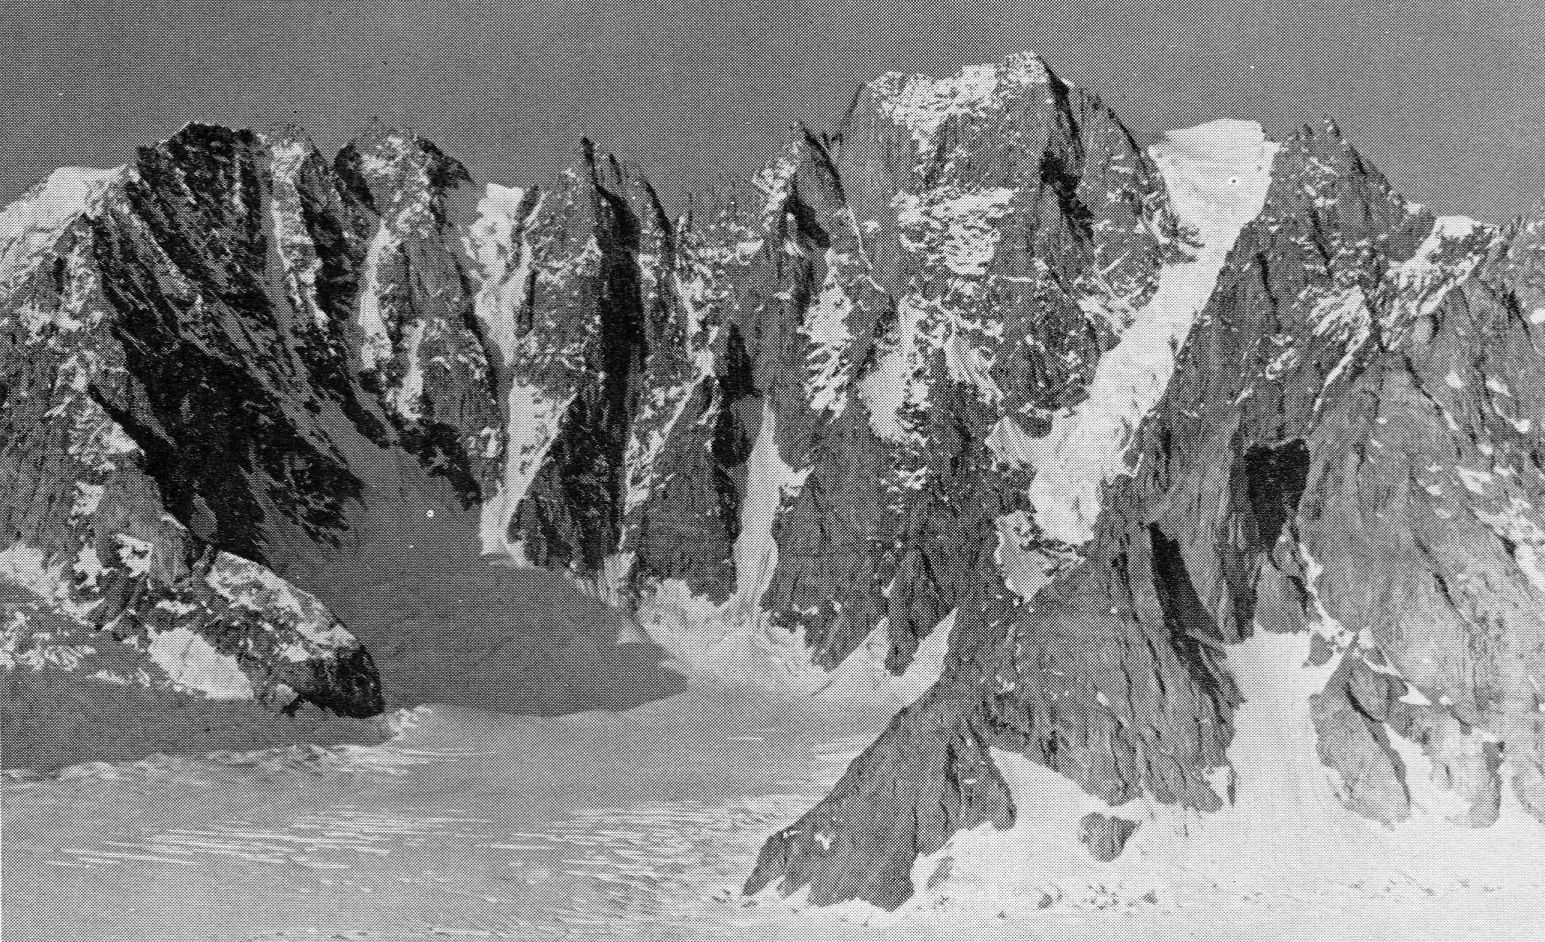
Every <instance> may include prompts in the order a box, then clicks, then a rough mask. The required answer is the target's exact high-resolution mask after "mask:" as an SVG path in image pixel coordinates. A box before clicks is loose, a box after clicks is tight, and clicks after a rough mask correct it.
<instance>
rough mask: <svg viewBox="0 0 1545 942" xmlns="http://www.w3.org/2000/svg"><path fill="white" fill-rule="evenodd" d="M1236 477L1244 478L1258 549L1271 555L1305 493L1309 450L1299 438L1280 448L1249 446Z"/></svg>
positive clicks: (1276, 446)
mask: <svg viewBox="0 0 1545 942" xmlns="http://www.w3.org/2000/svg"><path fill="white" fill-rule="evenodd" d="M1235 474H1236V475H1238V476H1239V477H1240V478H1242V479H1243V481H1242V483H1243V485H1244V491H1245V498H1246V501H1247V502H1248V504H1249V507H1250V512H1251V514H1252V515H1253V516H1254V517H1255V532H1256V537H1257V539H1258V540H1259V543H1258V544H1257V548H1258V549H1260V550H1262V551H1265V552H1270V551H1271V548H1272V546H1274V545H1275V544H1276V542H1277V537H1278V536H1280V535H1281V534H1282V528H1283V527H1284V526H1286V525H1287V522H1288V521H1289V520H1290V519H1292V517H1293V514H1294V513H1295V512H1296V511H1297V509H1298V499H1299V497H1300V496H1302V495H1303V493H1304V483H1305V482H1306V481H1307V480H1308V479H1309V448H1308V446H1307V445H1305V444H1304V443H1303V442H1302V441H1300V440H1298V439H1294V440H1293V441H1290V442H1286V443H1284V444H1281V445H1252V446H1251V447H1250V448H1248V449H1246V451H1245V454H1244V458H1243V460H1242V461H1241V462H1240V464H1239V465H1238V466H1237V467H1236V470H1235ZM1236 493H1237V492H1236Z"/></svg>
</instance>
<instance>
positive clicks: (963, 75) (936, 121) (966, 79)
mask: <svg viewBox="0 0 1545 942" xmlns="http://www.w3.org/2000/svg"><path fill="white" fill-rule="evenodd" d="M1054 83H1056V84H1060V80H1058V79H1056V77H1055V76H1054V75H1053V74H1052V72H1051V70H1050V69H1048V68H1047V67H1046V63H1045V62H1044V61H1042V60H1041V58H1040V56H1037V55H1036V54H1035V53H1033V52H1023V53H1018V54H1015V55H1012V56H1009V57H1007V58H1005V59H1003V60H1001V61H999V62H997V63H989V64H987V65H972V66H966V67H965V68H963V69H961V70H960V71H959V72H958V73H956V74H955V75H952V76H948V77H946V78H933V77H931V76H927V75H905V74H903V73H901V72H888V73H886V74H884V75H882V76H880V77H879V78H877V79H875V80H874V81H873V82H870V83H869V85H868V86H867V88H868V90H869V92H870V94H872V95H873V96H874V98H875V99H876V101H877V102H878V103H879V107H880V112H881V113H882V114H884V115H885V116H886V117H888V118H890V119H891V120H892V121H894V122H896V123H897V124H901V125H904V126H905V127H907V128H908V129H909V130H911V132H912V135H913V137H914V138H915V139H916V140H917V141H918V142H919V144H922V143H925V142H926V141H928V140H929V139H931V138H932V137H933V135H934V133H935V132H937V131H938V129H939V127H940V126H941V125H943V124H944V122H945V121H946V120H947V119H949V118H950V117H952V116H954V115H962V114H974V113H982V112H985V111H988V110H990V109H992V108H994V107H998V106H1001V105H1002V103H1003V102H1004V100H1005V98H1007V97H1009V96H1012V95H1015V94H1021V93H1023V92H1024V91H1025V90H1026V89H1038V88H1040V87H1041V86H1045V85H1051V84H1054ZM1051 101H1052V100H1051V99H1048V103H1051Z"/></svg>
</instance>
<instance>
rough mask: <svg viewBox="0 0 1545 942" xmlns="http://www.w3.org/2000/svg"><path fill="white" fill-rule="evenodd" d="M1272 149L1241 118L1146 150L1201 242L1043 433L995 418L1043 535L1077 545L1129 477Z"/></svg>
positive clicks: (1169, 272) (1262, 187)
mask: <svg viewBox="0 0 1545 942" xmlns="http://www.w3.org/2000/svg"><path fill="white" fill-rule="evenodd" d="M1277 147H1278V145H1277V144H1275V143H1273V142H1271V141H1268V140H1267V139H1266V136H1265V134H1264V133H1263V132H1262V130H1261V126H1260V125H1258V124H1256V123H1254V122H1251V121H1229V120H1224V121H1214V122H1211V123H1210V124H1204V125H1201V126H1199V127H1194V128H1190V129H1188V130H1184V131H1172V132H1170V134H1169V135H1168V136H1167V137H1166V138H1165V140H1164V141H1162V142H1161V143H1159V144H1156V145H1154V146H1153V147H1152V148H1150V151H1149V152H1150V154H1152V156H1153V158H1154V161H1155V162H1156V163H1157V164H1158V165H1159V169H1160V171H1161V172H1162V173H1163V176H1164V182H1165V185H1166V187H1167V188H1168V190H1169V197H1170V202H1171V204H1172V205H1173V206H1174V209H1175V212H1176V215H1177V216H1178V217H1179V219H1180V222H1181V224H1182V225H1184V226H1187V227H1190V228H1191V229H1193V230H1195V233H1196V236H1197V238H1198V239H1199V240H1200V242H1201V245H1200V247H1199V248H1197V249H1196V250H1195V254H1194V256H1193V257H1192V259H1191V260H1190V261H1185V262H1179V263H1172V264H1169V265H1166V266H1165V267H1164V268H1163V269H1162V270H1161V271H1160V273H1159V284H1158V288H1157V290H1156V291H1155V292H1154V294H1153V296H1152V298H1150V299H1149V301H1148V303H1147V304H1146V305H1144V306H1143V308H1142V309H1141V310H1139V311H1137V312H1136V316H1135V317H1134V318H1133V320H1132V323H1131V325H1130V326H1129V327H1128V328H1127V329H1126V331H1125V333H1123V334H1122V335H1121V338H1120V340H1119V341H1118V342H1117V344H1116V346H1115V347H1114V348H1113V349H1112V350H1110V351H1109V352H1107V353H1106V354H1105V355H1104V356H1103V357H1101V359H1100V362H1099V366H1098V368H1097V369H1096V372H1095V377H1094V381H1093V382H1092V383H1090V385H1089V397H1088V399H1086V400H1085V401H1084V402H1082V403H1080V404H1079V405H1077V406H1075V407H1073V408H1072V409H1069V410H1067V411H1066V412H1064V413H1062V414H1061V415H1059V416H1057V418H1056V419H1055V421H1054V422H1053V425H1052V430H1051V432H1050V434H1048V435H1047V436H1045V437H1044V438H1039V439H1030V438H1028V437H1026V436H1024V435H1023V434H1022V433H1018V426H1017V423H1015V422H1014V420H1012V419H1004V420H1003V421H1002V423H1000V424H1007V425H1010V426H1013V427H1011V428H1000V429H999V430H998V433H997V435H996V436H995V438H996V440H997V441H998V442H1000V443H1004V444H1002V445H1000V447H1003V448H1004V451H1001V452H1000V453H999V455H1000V457H1002V458H1004V459H1005V460H1011V461H1013V460H1020V461H1024V460H1026V459H1028V463H1029V464H1031V465H1032V466H1033V467H1034V468H1035V478H1034V481H1033V482H1032V484H1031V486H1030V498H1031V500H1032V501H1033V502H1034V504H1035V512H1036V519H1037V521H1038V522H1039V523H1040V525H1041V528H1042V529H1043V530H1044V531H1045V532H1046V534H1047V535H1048V536H1051V537H1054V538H1056V539H1059V540H1062V541H1064V542H1066V543H1069V544H1072V545H1075V546H1077V545H1082V544H1084V543H1087V542H1088V541H1089V539H1090V538H1091V537H1092V536H1093V534H1094V522H1095V519H1096V518H1097V517H1098V515H1099V511H1100V489H1101V487H1102V486H1103V485H1104V483H1105V482H1106V481H1109V480H1111V479H1112V478H1114V477H1116V476H1117V475H1119V474H1123V473H1126V472H1128V471H1129V468H1128V465H1127V450H1128V447H1129V445H1130V444H1131V442H1132V436H1133V434H1134V433H1135V431H1136V429H1137V427H1138V424H1139V423H1140V422H1141V421H1142V419H1143V416H1144V415H1146V414H1147V413H1148V411H1149V410H1150V409H1152V408H1153V406H1154V405H1155V404H1156V403H1157V402H1158V401H1159V397H1160V396H1161V395H1163V393H1164V388H1165V387H1166V386H1167V385H1168V384H1169V380H1170V376H1171V375H1172V374H1173V373H1174V370H1175V354H1176V352H1177V351H1178V350H1179V348H1180V346H1181V344H1183V343H1184V342H1185V339H1186V336H1187V334H1188V333H1189V332H1190V330H1191V325H1192V324H1193V323H1194V322H1195V321H1196V317H1197V315H1198V314H1199V313H1200V312H1201V310H1202V309H1203V308H1204V307H1205V306H1206V304H1207V301H1208V299H1209V298H1210V297H1211V296H1212V292H1213V288H1214V286H1215V285H1216V283H1217V280H1218V274H1219V272H1221V271H1222V269H1223V264H1224V262H1225V260H1226V259H1227V258H1228V254H1229V250H1230V249H1232V248H1233V246H1234V242H1235V240H1237V239H1238V238H1239V234H1240V232H1241V231H1242V230H1243V229H1244V227H1245V226H1246V225H1248V224H1249V223H1250V222H1251V221H1252V220H1253V219H1255V217H1256V216H1257V215H1259V214H1260V212H1261V208H1262V206H1263V205H1264V204H1265V201H1266V192H1267V190H1268V189H1269V188H1270V186H1271V164H1272V158H1273V157H1274V156H1275V155H1276V152H1277Z"/></svg>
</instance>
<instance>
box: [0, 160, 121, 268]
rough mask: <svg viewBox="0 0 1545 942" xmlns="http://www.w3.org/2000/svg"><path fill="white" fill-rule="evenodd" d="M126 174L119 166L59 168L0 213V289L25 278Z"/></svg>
mask: <svg viewBox="0 0 1545 942" xmlns="http://www.w3.org/2000/svg"><path fill="white" fill-rule="evenodd" d="M126 174H127V171H126V170H125V168H123V167H115V168H113V169H111V170H95V169H92V168H89V167H60V168H59V169H58V170H55V171H54V172H53V173H51V174H49V177H48V179H47V180H45V181H43V182H42V183H40V184H38V185H37V186H35V187H33V188H32V189H31V190H28V191H27V193H26V194H25V195H24V196H22V198H21V199H19V200H17V201H16V202H14V203H12V204H11V205H9V206H7V207H6V208H5V209H4V210H0V286H6V287H10V286H11V285H13V284H14V283H15V282H16V281H17V280H18V279H19V278H21V277H25V276H26V274H27V272H29V271H30V270H31V266H32V263H33V262H35V261H36V260H37V259H38V258H40V257H41V256H42V255H43V254H44V253H45V252H48V251H49V250H50V249H52V248H53V247H54V245H55V243H57V242H58V241H59V237H60V236H62V235H63V234H64V231H65V230H66V229H68V228H69V227H70V224H71V223H73V222H74V221H75V220H77V219H79V218H80V217H81V216H83V215H85V214H87V213H90V212H93V211H95V210H96V209H97V208H98V207H100V206H101V202H102V198H103V196H105V195H106V194H107V192H108V191H109V190H110V189H111V188H112V187H113V185H114V184H116V183H118V182H119V181H120V180H122V179H124V177H125V175H126Z"/></svg>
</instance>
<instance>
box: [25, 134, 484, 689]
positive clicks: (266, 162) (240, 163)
mask: <svg viewBox="0 0 1545 942" xmlns="http://www.w3.org/2000/svg"><path fill="white" fill-rule="evenodd" d="M464 177H465V174H464V173H463V172H462V171H461V170H460V168H459V166H458V165H456V164H455V163H454V162H452V161H450V160H449V159H448V158H445V157H444V156H443V155H440V154H439V153H438V151H435V150H434V149H433V148H432V147H431V146H429V145H426V144H423V143H422V142H419V141H416V140H414V139H411V138H408V137H405V136H402V135H396V134H388V133H386V132H381V133H380V134H377V135H375V136H373V137H372V138H368V139H366V140H363V141H361V142H360V143H358V144H356V145H354V146H353V147H351V148H350V149H348V150H346V151H345V152H344V154H343V155H341V156H340V158H339V161H338V169H337V170H336V171H335V170H334V169H332V168H330V167H329V165H328V164H327V163H326V162H325V161H324V160H323V159H322V158H321V157H320V155H318V154H317V152H316V150H315V148H313V147H312V146H311V145H310V143H309V142H308V141H307V140H306V139H305V138H304V136H303V135H301V134H299V132H295V131H292V130H284V131H279V132H275V133H273V134H268V135H259V134H254V133H252V132H245V131H242V132H234V131H228V130H226V129H223V128H214V127H206V126H201V125H190V126H189V127H188V128H186V129H184V130H183V131H182V132H180V133H179V134H178V135H177V136H175V137H174V138H172V139H170V140H168V141H167V142H165V143H164V144H161V145H158V146H156V147H153V148H146V149H144V150H143V151H142V152H141V154H140V157H139V160H138V161H137V162H136V163H135V164H134V165H132V166H130V167H126V168H122V169H120V170H118V171H112V172H106V173H103V172H95V171H72V170H62V171H59V172H58V173H56V174H55V175H54V176H53V177H52V178H51V179H50V181H49V182H48V183H46V184H44V185H43V186H42V187H40V188H38V189H37V190H34V191H33V192H32V193H30V194H29V195H28V196H27V197H25V198H24V199H23V200H21V201H20V202H18V203H17V204H15V205H14V206H12V207H11V208H10V209H8V210H7V211H6V215H7V217H9V218H8V219H7V220H6V222H7V225H6V226H5V233H6V250H5V271H4V277H5V285H6V292H5V297H4V300H3V304H4V307H3V317H0V324H3V329H0V335H3V337H4V340H3V343H4V344H5V348H4V350H3V352H0V361H3V362H4V363H5V366H6V372H5V377H4V386H3V392H4V396H5V404H6V408H5V410H4V414H5V419H4V420H3V421H4V422H5V431H4V434H3V436H0V442H3V445H4V450H3V454H4V460H3V467H4V474H5V478H6V484H7V490H8V491H9V493H11V494H12V495H13V498H12V499H10V500H7V501H6V502H5V506H4V510H3V511H0V513H3V514H4V515H5V527H6V530H7V534H6V536H5V538H4V542H5V544H6V546H7V547H8V548H7V549H6V551H5V553H6V563H5V565H4V567H3V570H0V572H3V573H4V575H5V576H6V577H8V578H9V579H10V580H11V581H12V582H15V583H19V584H20V585H23V586H25V587H26V588H28V589H30V590H31V591H32V593H33V594H34V595H35V596H36V601H35V603H28V604H25V605H20V606H19V607H15V606H13V607H11V608H10V609H9V610H8V612H7V617H8V618H9V619H12V620H20V621H25V620H28V619H31V618H33V617H46V618H57V617H65V618H68V619H71V620H74V621H78V622H82V623H85V624H87V625H90V626H95V627H97V628H100V629H104V630H106V631H109V632H110V633H111V634H112V635H113V636H115V637H116V638H118V639H119V640H121V641H124V642H126V643H128V644H130V645H132V646H134V647H136V648H139V649H141V650H142V651H149V652H151V653H152V654H153V655H156V660H157V661H158V662H159V663H161V665H162V667H163V668H164V669H165V672H166V673H167V674H168V675H169V677H170V678H171V680H170V681H169V682H171V683H172V684H173V685H174V686H178V685H180V686H183V687H186V688H188V689H189V690H191V691H193V692H195V693H202V694H205V695H209V696H214V697H257V698H259V699H261V700H263V701H265V702H268V703H270V704H272V705H274V706H276V707H279V706H293V705H297V704H298V702H299V701H300V700H307V701H311V702H315V703H317V704H320V705H323V706H326V707H329V708H332V709H335V710H338V711H340V712H345V713H349V714H354V715H365V714H369V713H373V712H378V711H379V710H380V709H381V704H382V700H381V695H380V692H379V686H378V678H377V677H376V674H375V670H374V667H373V665H372V663H371V659H370V656H369V654H368V653H366V652H365V651H364V650H363V649H362V648H361V647H360V646H359V645H358V644H357V643H356V642H355V641H354V639H353V638H352V636H351V635H350V634H349V632H348V631H347V630H346V629H345V628H344V627H343V626H342V625H341V624H339V623H338V621H337V620H336V619H335V618H334V617H333V616H332V614H331V613H330V612H328V610H327V609H326V607H325V606H324V605H323V604H322V603H321V602H319V601H318V600H317V599H316V598H315V597H314V596H312V595H311V594H309V593H307V592H306V591H303V590H302V589H301V588H299V587H297V586H296V585H295V584H293V583H292V582H290V581H287V580H286V579H284V578H282V577H281V576H280V575H279V573H283V572H287V571H291V570H294V571H296V572H312V573H314V572H315V571H316V570H318V569H321V568H325V566H326V564H327V562H328V560H329V559H331V558H333V557H334V556H335V555H336V554H338V553H340V552H346V551H356V550H359V549H360V548H361V546H364V545H367V544H369V543H370V542H371V541H372V540H373V539H374V540H376V541H377V542H379V534H373V530H376V531H378V530H379V529H380V525H381V524H382V523H383V522H385V521H389V520H390V518H391V516H392V513H393V509H394V508H397V507H399V506H400V505H401V503H402V495H404V494H408V493H411V494H413V495H414V496H415V497H416V498H418V499H417V500H415V501H412V502H411V503H413V504H414V511H415V512H416V513H418V514H419V515H422V513H423V512H422V511H421V510H419V509H418V508H419V507H422V506H425V505H428V506H431V507H433V506H438V505H441V504H450V505H451V506H452V507H454V506H455V505H456V504H457V503H470V502H475V501H476V500H477V499H478V497H479V493H480V479H481V477H482V476H483V475H485V473H486V472H485V469H486V468H487V467H491V466H492V462H491V460H490V459H491V456H492V455H494V454H497V451H498V447H499V440H498V437H497V436H498V423H497V422H496V421H494V419H493V417H494V416H495V415H497V410H496V408H495V405H494V403H493V401H492V395H491V391H490V388H489V379H488V370H487V367H486V363H485V359H484V356H483V353H482V341H481V338H480V336H479V334H478V333H477V331H476V330H475V328H474V325H473V324H472V323H471V308H472V303H471V299H470V298H469V297H468V296H467V292H466V290H465V287H464V283H463V282H464V279H463V276H462V268H461V267H460V263H459V262H458V261H457V256H456V254H455V252H456V246H455V243H454V240H453V239H451V238H450V232H451V230H450V228H449V226H450V222H449V221H448V220H447V219H446V217H445V209H444V198H445V193H446V192H447V190H448V189H449V188H450V187H453V186H455V185H456V184H458V183H459V182H461V180H463V179H464ZM409 455H412V456H414V457H416V458H417V459H418V460H417V461H414V460H413V459H412V458H409V457H408V456H409ZM399 456H400V457H399ZM437 479H438V481H437ZM442 482H443V483H442ZM447 485H448V486H447ZM367 495H368V496H367ZM432 513H433V512H432V511H431V512H430V515H431V516H432ZM40 612H46V613H48V614H46V616H45V615H39V614H38V613H40ZM12 627H15V626H12ZM195 676H196V677H203V678H205V679H204V680H200V681H194V680H189V678H190V677H195ZM211 678H218V679H211Z"/></svg>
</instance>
